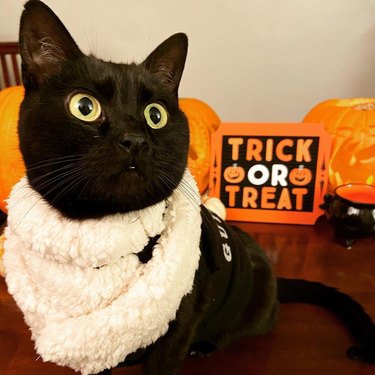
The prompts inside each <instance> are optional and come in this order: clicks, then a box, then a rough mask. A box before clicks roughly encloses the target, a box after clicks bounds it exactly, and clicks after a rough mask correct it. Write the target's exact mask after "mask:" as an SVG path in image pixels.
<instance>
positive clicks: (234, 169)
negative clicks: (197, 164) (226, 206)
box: [223, 164, 245, 184]
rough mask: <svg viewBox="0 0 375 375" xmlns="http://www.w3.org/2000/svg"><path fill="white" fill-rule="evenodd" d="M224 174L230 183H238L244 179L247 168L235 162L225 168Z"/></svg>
mask: <svg viewBox="0 0 375 375" xmlns="http://www.w3.org/2000/svg"><path fill="white" fill-rule="evenodd" d="M223 176H224V179H225V181H227V182H229V183H230V184H238V183H240V182H241V181H242V180H243V179H244V177H245V170H244V169H243V168H242V167H239V166H238V165H237V164H233V165H230V166H229V167H226V168H225V170H224V174H223Z"/></svg>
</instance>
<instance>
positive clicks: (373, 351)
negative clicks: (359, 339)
mask: <svg viewBox="0 0 375 375" xmlns="http://www.w3.org/2000/svg"><path fill="white" fill-rule="evenodd" d="M346 355H347V356H348V357H349V358H351V359H355V360H357V361H362V362H365V363H375V344H367V345H361V344H359V345H353V346H351V347H350V348H349V349H348V351H347V353H346Z"/></svg>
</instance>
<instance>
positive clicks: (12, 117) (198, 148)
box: [0, 86, 220, 213]
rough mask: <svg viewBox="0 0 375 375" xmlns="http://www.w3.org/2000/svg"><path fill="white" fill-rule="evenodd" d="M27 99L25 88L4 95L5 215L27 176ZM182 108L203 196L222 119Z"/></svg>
mask: <svg viewBox="0 0 375 375" xmlns="http://www.w3.org/2000/svg"><path fill="white" fill-rule="evenodd" d="M23 97H24V89H23V87H22V86H14V87H10V88H7V89H4V90H2V91H0V134H1V136H0V210H1V211H3V212H5V213H6V212H7V210H6V203H5V199H6V198H7V197H8V196H9V193H10V190H11V189H12V187H13V185H14V184H15V183H16V182H17V181H18V180H19V179H20V178H21V177H22V176H23V175H24V174H25V166H24V163H23V160H22V156H21V153H20V151H19V143H18V133H17V124H18V113H19V107H20V104H21V102H22V100H23ZM180 107H181V109H182V110H183V111H184V113H185V114H186V116H187V118H188V120H189V127H190V137H191V142H190V143H191V145H190V151H189V158H188V164H189V167H190V169H191V171H192V174H193V175H194V177H195V179H196V181H197V183H198V187H199V190H200V192H201V193H203V192H204V191H205V190H206V189H207V187H208V172H209V165H210V163H209V161H210V139H211V134H212V133H213V132H214V131H215V130H216V129H217V128H218V126H219V124H220V119H219V117H218V116H217V115H216V113H215V112H214V111H213V110H212V109H211V108H210V107H209V106H208V105H207V104H205V103H203V102H202V101H200V100H197V99H181V100H180Z"/></svg>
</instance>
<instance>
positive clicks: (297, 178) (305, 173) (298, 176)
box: [289, 165, 312, 186]
mask: <svg viewBox="0 0 375 375" xmlns="http://www.w3.org/2000/svg"><path fill="white" fill-rule="evenodd" d="M311 179H312V173H311V171H310V169H307V168H305V167H304V166H303V165H300V166H299V167H298V168H294V169H292V170H291V171H290V173H289V180H290V182H291V183H292V184H293V185H297V186H305V185H307V184H308V183H310V181H311Z"/></svg>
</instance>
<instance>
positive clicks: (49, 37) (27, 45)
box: [19, 0, 82, 83]
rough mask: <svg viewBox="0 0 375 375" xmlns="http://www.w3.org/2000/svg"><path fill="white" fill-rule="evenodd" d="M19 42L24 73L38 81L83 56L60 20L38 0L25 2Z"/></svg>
mask: <svg viewBox="0 0 375 375" xmlns="http://www.w3.org/2000/svg"><path fill="white" fill-rule="evenodd" d="M19 42H20V52H21V57H22V63H23V70H24V73H25V75H26V76H29V75H31V76H32V77H33V80H36V81H37V82H38V83H41V82H43V80H45V78H47V77H48V76H50V75H51V74H54V73H57V72H58V71H59V70H60V68H61V65H62V63H63V62H64V61H66V60H68V59H74V58H77V57H78V56H80V55H82V52H81V51H80V50H79V48H78V46H77V44H76V43H75V41H74V40H73V38H72V37H71V36H70V34H69V32H68V30H67V29H66V28H65V26H64V25H63V24H62V22H61V21H60V19H59V18H58V17H57V16H56V15H55V13H53V11H52V10H51V9H50V8H49V7H48V6H47V5H45V4H44V3H43V2H41V1H39V0H30V1H28V2H27V3H26V4H25V9H24V11H23V13H22V16H21V24H20V40H19ZM26 79H27V78H26Z"/></svg>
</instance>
